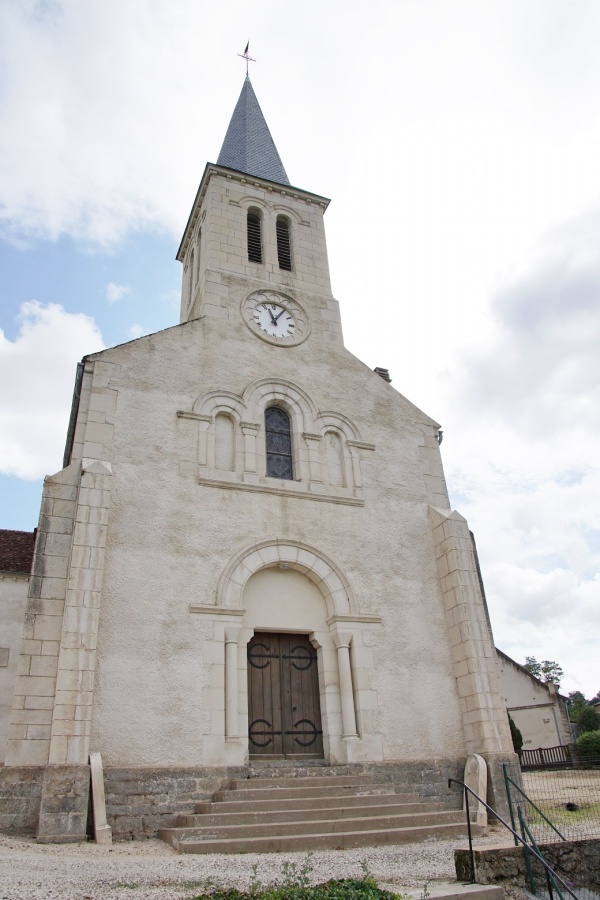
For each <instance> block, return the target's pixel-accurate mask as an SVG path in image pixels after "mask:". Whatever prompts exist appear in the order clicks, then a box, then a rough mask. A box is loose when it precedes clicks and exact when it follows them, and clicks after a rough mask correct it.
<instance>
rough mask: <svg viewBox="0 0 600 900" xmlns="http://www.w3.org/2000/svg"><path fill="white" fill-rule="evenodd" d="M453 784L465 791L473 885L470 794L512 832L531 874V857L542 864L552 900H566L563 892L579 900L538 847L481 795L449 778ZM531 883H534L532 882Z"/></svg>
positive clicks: (473, 858) (473, 862)
mask: <svg viewBox="0 0 600 900" xmlns="http://www.w3.org/2000/svg"><path fill="white" fill-rule="evenodd" d="M453 784H458V785H459V786H460V787H461V788H462V789H463V792H464V800H465V811H466V814H467V832H468V835H469V861H470V866H471V884H475V883H476V882H475V854H474V852H473V835H472V830H471V813H470V810H469V794H471V796H473V797H475V799H476V800H477V801H478V802H479V803H482V804H483V806H485V808H486V809H487V811H488V812H490V813H491V814H492V815H493V816H494V818H496V819H497V820H498V821H499V822H500V823H501V824H502V825H504V827H505V828H506V829H507V830H508V831H510V833H511V834H512V836H513V838H514V839H515V844H516V845H517V846H518V844H519V843H520V844H522V845H523V850H524V851H525V864H526V866H527V868H528V872H529V867H530V865H531V856H533V857H534V858H535V859H537V861H538V862H539V863H541V865H542V866H543V868H544V872H545V875H546V888H547V890H548V894H549V897H550V900H552V898H553V897H554V893H555V892H556V893H557V894H558V896H559V897H560V898H561V900H564V896H563V891H564V892H565V893H566V894H568V895H569V896H570V897H573V898H574V900H579V898H578V896H577V894H575V893H574V892H573V891H572V890H571V888H570V887H569V885H568V884H566V882H564V881H563V879H562V878H561V877H560V875H558V874H557V873H556V872H555V871H554V869H553V868H552V867H551V866H549V865H548V863H547V862H546V860H545V859H544V857H543V856H542V855H541V854H540V852H539V850H538V849H537V845H536V846H535V847H533V846H531V845H529V844H528V843H527V841H526V840H524V838H522V837H521V835H519V834H517V832H516V831H515V829H514V828H511V826H510V825H509V824H508V822H505V821H504V819H503V818H502V816H499V815H498V813H497V812H496V810H495V809H492V807H491V806H489V805H488V804H487V803H486V802H485V800H482V798H481V797H480V796H479V794H476V793H475V791H474V790H473V789H472V788H470V787H469V786H468V785H467V784H465V783H464V781H457V779H456V778H449V779H448V787H449V788H451V787H452V785H453ZM533 843H534V844H535V842H533ZM530 883H532V880H531V882H530Z"/></svg>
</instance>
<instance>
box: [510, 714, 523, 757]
mask: <svg viewBox="0 0 600 900" xmlns="http://www.w3.org/2000/svg"><path fill="white" fill-rule="evenodd" d="M508 724H509V725H510V736H511V738H512V742H513V750H514V751H515V753H520V752H521V750H522V748H523V735H522V734H521V732H520V730H519V729H518V728H517V726H516V725H515V723H514V721H513V719H512V718H511V715H510V713H509V714H508Z"/></svg>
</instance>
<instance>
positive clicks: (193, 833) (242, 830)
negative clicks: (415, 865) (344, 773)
mask: <svg viewBox="0 0 600 900" xmlns="http://www.w3.org/2000/svg"><path fill="white" fill-rule="evenodd" d="M460 824H461V823H460V821H458V820H457V817H456V814H455V813H453V812H445V813H440V812H429V813H426V812H424V813H409V814H401V815H389V816H386V815H383V816H373V817H370V816H367V817H366V816H356V817H355V818H346V819H338V818H337V817H336V818H330V819H320V820H316V819H312V818H302V819H296V818H295V816H294V814H293V813H291V814H290V818H289V819H288V820H287V822H284V823H278V822H270V821H268V820H267V821H264V822H262V823H260V824H256V823H250V824H248V825H241V824H239V825H238V824H231V823H228V824H226V825H208V824H206V825H204V824H202V825H201V826H194V827H192V828H187V827H184V828H175V829H173V830H174V831H176V832H177V840H179V841H186V840H194V841H205V840H216V839H229V838H242V839H245V838H248V837H250V838H254V837H270V836H276V835H278V834H279V833H280V832H281V831H283V832H284V833H285V834H287V835H295V834H309V835H310V834H314V833H315V831H318V832H319V833H321V834H330V833H332V832H343V833H345V832H349V831H365V830H367V829H369V830H370V831H379V830H383V829H394V828H396V829H397V828H401V829H404V828H420V827H423V826H425V825H460Z"/></svg>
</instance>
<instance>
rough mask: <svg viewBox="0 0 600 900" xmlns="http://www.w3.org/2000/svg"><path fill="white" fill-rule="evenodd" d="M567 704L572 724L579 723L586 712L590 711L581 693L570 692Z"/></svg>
mask: <svg viewBox="0 0 600 900" xmlns="http://www.w3.org/2000/svg"><path fill="white" fill-rule="evenodd" d="M567 704H568V707H569V718H570V720H571V722H575V723H577V722H579V716H580V715H581V714H582V712H583V711H584V710H586V709H588V702H587V700H586V699H585V697H584V696H583V694H582V693H581V691H570V693H569V699H568V700H567Z"/></svg>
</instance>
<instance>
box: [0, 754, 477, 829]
mask: <svg viewBox="0 0 600 900" xmlns="http://www.w3.org/2000/svg"><path fill="white" fill-rule="evenodd" d="M463 766H464V760H463V759H455V760H417V761H412V762H410V763H404V762H395V763H381V764H370V763H366V764H361V763H354V764H349V765H342V766H334V767H332V766H328V765H325V764H324V763H323V762H318V763H312V761H311V762H308V763H307V764H306V765H304V766H302V767H295V768H294V769H293V770H291V769H290V766H289V765H286V764H285V763H282V762H280V761H273V763H272V764H270V765H268V764H267V765H265V764H255V765H250V766H242V767H234V766H230V767H225V766H222V767H214V768H213V767H210V768H189V769H188V768H186V769H167V768H163V769H160V768H157V769H141V768H138V769H134V768H128V769H121V768H107V769H106V768H105V769H104V786H105V793H106V813H107V819H108V824H109V825H110V826H111V828H112V830H113V837H114V838H115V839H116V840H131V839H140V838H147V837H152V836H155V835H156V833H157V831H158V829H159V828H168V827H170V826H172V825H174V824H175V819H176V817H177V816H178V815H190V814H192V813H193V812H194V808H195V806H196V804H197V803H201V802H203V801H204V802H205V801H209V800H212V796H213V794H214V793H215V791H218V790H222V789H223V788H224V787H227V786H228V784H229V782H230V781H231V780H232V779H234V778H257V777H260V778H274V779H276V778H280V777H281V778H288V777H289V776H290V774H291V771H293V772H295V773H296V774H297V775H298V777H302V775H316V776H319V775H321V776H330V775H331V774H337V775H362V774H368V775H371V776H372V778H373V782H374V784H385V785H386V786H389V789H390V790H392V791H396V793H403V792H405V791H406V792H414V793H416V794H418V795H419V797H420V798H421V799H422V800H423V801H436V802H439V803H440V804H442V805H443V806H444V807H446V808H448V809H457V808H460V805H461V802H462V795H461V793H460V791H457V790H449V788H448V778H460V777H461V774H462V770H463ZM75 768H76V767H72V769H73V771H75ZM67 769H68V767H62V766H56V767H54V766H53V767H49V768H48V769H44V768H42V767H39V768H38V767H29V768H17V767H14V768H0V831H4V832H13V833H19V832H26V833H36V832H37V833H38V837H39V838H40V839H41V840H45V841H48V840H52V838H51V837H50V835H51V834H56V829H57V827H58V824H60V823H62V826H63V829H62V833H63V835H67V839H68V834H69V831H70V832H71V834H73V833H74V832H73V825H76V827H77V829H78V830H77V832H76V833H77V835H78V838H77V839H78V840H83V839H84V836H85V811H86V808H87V794H86V790H87V788H86V785H87V784H88V781H87V777H88V770H87V767H77V769H78V771H79V773H84V774H83V775H82V777H81V778H79V779H78V780H77V784H76V785H75V787H77V788H78V789H77V790H72V789H69V790H67V789H66V788H65V785H64V784H63V785H62V787H61V781H60V780H61V779H63V781H64V779H65V777H71V778H72V774H73V773H72V772H71V773H69V771H67ZM45 773H49V775H48V774H46V775H45ZM49 777H50V778H51V779H52V783H50V781H49ZM84 782H85V784H84ZM43 785H44V801H45V804H44V805H45V809H46V812H45V813H44V815H43V817H42V818H43V819H44V821H43V822H42V827H41V829H40V828H38V819H39V814H40V804H41V802H42V787H43ZM66 787H69V786H68V785H67V786H66ZM72 787H73V785H71V786H70V788H72ZM60 817H62V819H61V818H60ZM63 819H64V821H63ZM67 826H68V827H67ZM61 839H62V840H64V837H62V838H61ZM71 839H75V838H74V837H72V838H71Z"/></svg>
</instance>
